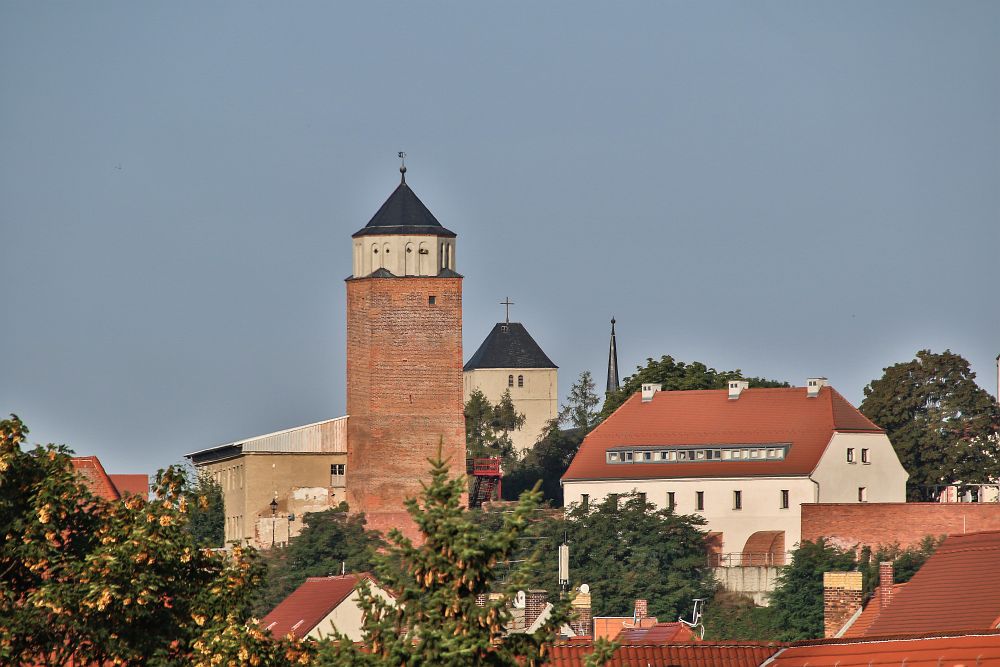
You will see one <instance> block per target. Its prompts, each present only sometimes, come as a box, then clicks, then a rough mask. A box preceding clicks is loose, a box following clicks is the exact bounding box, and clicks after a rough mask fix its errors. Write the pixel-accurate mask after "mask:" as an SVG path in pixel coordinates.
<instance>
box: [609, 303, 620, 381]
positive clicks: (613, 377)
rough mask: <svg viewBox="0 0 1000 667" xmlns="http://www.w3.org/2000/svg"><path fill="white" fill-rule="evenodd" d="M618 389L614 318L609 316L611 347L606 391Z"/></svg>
mask: <svg viewBox="0 0 1000 667" xmlns="http://www.w3.org/2000/svg"><path fill="white" fill-rule="evenodd" d="M613 391H618V345H617V344H616V343H615V318H614V317H612V318H611V348H610V349H609V350H608V389H607V393H609V394H610V393H611V392H613Z"/></svg>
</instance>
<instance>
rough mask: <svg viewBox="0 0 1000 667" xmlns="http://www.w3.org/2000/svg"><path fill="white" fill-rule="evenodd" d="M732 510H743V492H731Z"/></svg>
mask: <svg viewBox="0 0 1000 667" xmlns="http://www.w3.org/2000/svg"><path fill="white" fill-rule="evenodd" d="M733 509H734V510H741V509H743V492H742V491H733Z"/></svg>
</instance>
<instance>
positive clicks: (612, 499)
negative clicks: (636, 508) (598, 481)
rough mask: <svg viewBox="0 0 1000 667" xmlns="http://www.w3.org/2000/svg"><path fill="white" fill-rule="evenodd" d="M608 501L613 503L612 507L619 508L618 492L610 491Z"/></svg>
mask: <svg viewBox="0 0 1000 667" xmlns="http://www.w3.org/2000/svg"><path fill="white" fill-rule="evenodd" d="M608 503H609V504H610V505H611V509H618V494H617V493H609V494H608Z"/></svg>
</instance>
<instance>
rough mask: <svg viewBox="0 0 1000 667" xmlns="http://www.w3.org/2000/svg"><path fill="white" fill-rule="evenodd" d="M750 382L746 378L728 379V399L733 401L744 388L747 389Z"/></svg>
mask: <svg viewBox="0 0 1000 667" xmlns="http://www.w3.org/2000/svg"><path fill="white" fill-rule="evenodd" d="M749 388H750V383H749V382H747V381H746V380H730V381H729V400H730V401H735V400H736V399H738V398H739V397H740V394H742V393H743V390H744V389H749Z"/></svg>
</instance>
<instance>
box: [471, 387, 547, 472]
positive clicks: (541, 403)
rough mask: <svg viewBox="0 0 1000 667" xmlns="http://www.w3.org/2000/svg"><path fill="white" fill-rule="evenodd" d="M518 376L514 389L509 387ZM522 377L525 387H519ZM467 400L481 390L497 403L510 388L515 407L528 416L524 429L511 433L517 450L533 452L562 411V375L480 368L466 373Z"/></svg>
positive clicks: (492, 401)
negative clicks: (560, 406) (512, 377)
mask: <svg viewBox="0 0 1000 667" xmlns="http://www.w3.org/2000/svg"><path fill="white" fill-rule="evenodd" d="M511 375H513V376H514V386H513V387H508V386H507V382H508V378H509V376H511ZM519 375H523V376H524V386H523V387H518V386H517V378H518V376H519ZM464 382H465V400H466V401H468V400H469V396H471V395H472V392H473V391H475V390H476V389H478V390H479V391H481V392H483V393H484V394H485V395H486V398H487V399H489V401H490V403H494V404H495V403H496V402H497V401H499V400H500V397H501V396H503V393H504V392H505V391H507V390H508V389H510V397H511V399H512V400H513V401H514V407H515V408H516V409H517V411H518V412H520V413H522V414H523V415H524V426H522V427H521V429H520V430H519V431H515V432H514V433H512V434H511V440H512V441H513V442H514V449H515V451H517V452H518V453H519V454H521V453H523V452H524V451H526V450H528V449H531V447H532V446H533V445H534V444H535V443H536V442H538V439H539V437H540V436H541V434H542V432H543V431H544V429H545V424H546V423H547V422H548V421H549V420H550V419H555V417H556V415H557V414H558V412H559V376H558V370H557V369H555V368H480V369H476V370H472V371H467V372H466V373H465V374H464Z"/></svg>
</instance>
